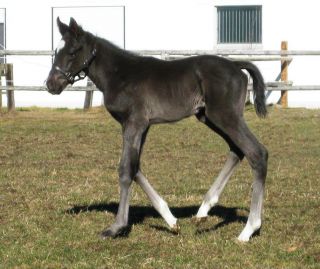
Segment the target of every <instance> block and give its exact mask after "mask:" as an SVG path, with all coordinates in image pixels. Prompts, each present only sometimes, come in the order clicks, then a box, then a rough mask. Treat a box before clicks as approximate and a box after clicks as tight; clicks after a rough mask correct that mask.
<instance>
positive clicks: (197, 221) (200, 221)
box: [191, 216, 208, 225]
mask: <svg viewBox="0 0 320 269" xmlns="http://www.w3.org/2000/svg"><path fill="white" fill-rule="evenodd" d="M207 220H208V217H201V218H199V217H196V216H193V217H192V219H191V221H192V222H193V223H194V224H196V225H200V224H201V223H203V222H206V221H207Z"/></svg>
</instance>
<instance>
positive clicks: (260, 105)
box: [235, 61, 268, 117]
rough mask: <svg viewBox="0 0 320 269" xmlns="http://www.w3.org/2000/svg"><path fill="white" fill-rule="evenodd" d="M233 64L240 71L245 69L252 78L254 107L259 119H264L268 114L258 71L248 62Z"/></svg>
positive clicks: (261, 78)
mask: <svg viewBox="0 0 320 269" xmlns="http://www.w3.org/2000/svg"><path fill="white" fill-rule="evenodd" d="M235 64H236V65H238V66H239V67H240V68H241V69H246V70H247V71H248V72H249V74H250V76H251V77H252V80H253V99H254V107H255V109H256V113H257V115H258V116H259V117H265V116H266V115H267V113H268V112H267V107H266V98H265V95H264V91H265V85H264V80H263V77H262V75H261V73H260V71H259V69H258V68H257V67H256V66H255V65H254V64H252V63H250V62H244V61H235Z"/></svg>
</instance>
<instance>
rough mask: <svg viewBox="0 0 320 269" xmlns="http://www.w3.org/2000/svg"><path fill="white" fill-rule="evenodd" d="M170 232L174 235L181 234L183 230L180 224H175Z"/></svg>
mask: <svg viewBox="0 0 320 269" xmlns="http://www.w3.org/2000/svg"><path fill="white" fill-rule="evenodd" d="M170 231H171V232H173V233H174V234H179V233H180V231H181V228H180V226H179V224H178V223H176V224H174V225H173V226H172V227H171V228H170Z"/></svg>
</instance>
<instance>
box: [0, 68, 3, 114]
mask: <svg viewBox="0 0 320 269" xmlns="http://www.w3.org/2000/svg"><path fill="white" fill-rule="evenodd" d="M2 75H3V64H0V86H2V85H1V77H2ZM1 109H2V90H0V111H1Z"/></svg>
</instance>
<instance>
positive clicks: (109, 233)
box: [100, 226, 129, 239]
mask: <svg viewBox="0 0 320 269" xmlns="http://www.w3.org/2000/svg"><path fill="white" fill-rule="evenodd" d="M128 233H129V228H128V227H127V226H124V227H121V228H118V229H116V230H114V229H111V228H109V229H106V230H104V231H102V232H101V233H100V237H101V238H102V239H106V238H108V237H109V238H116V237H118V236H126V235H128Z"/></svg>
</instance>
